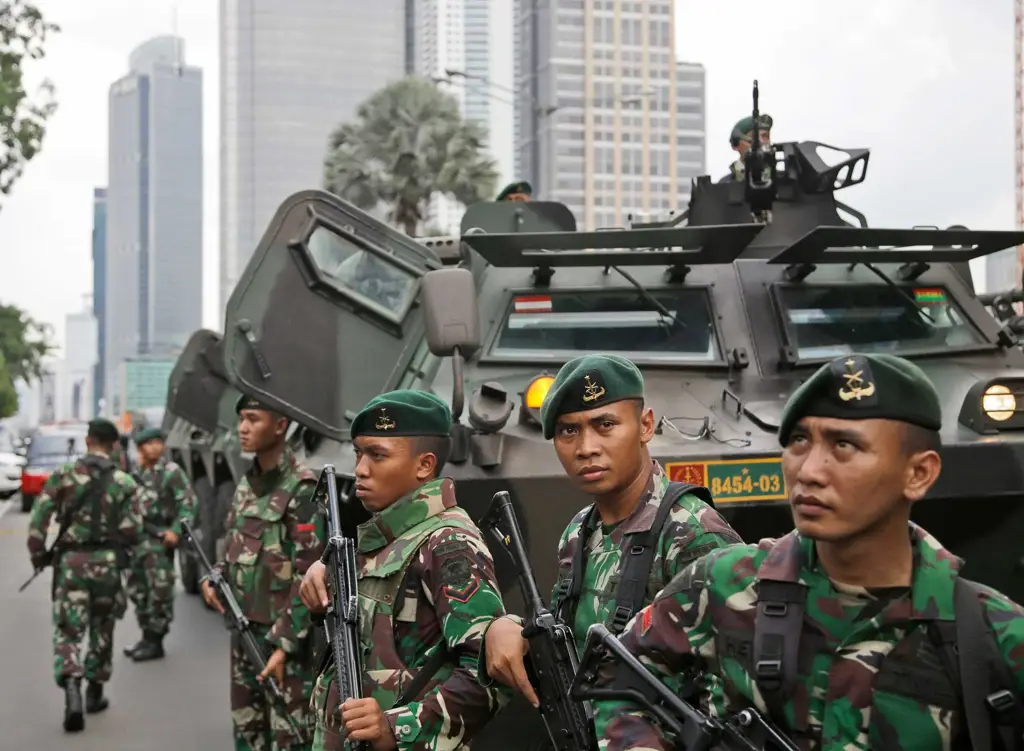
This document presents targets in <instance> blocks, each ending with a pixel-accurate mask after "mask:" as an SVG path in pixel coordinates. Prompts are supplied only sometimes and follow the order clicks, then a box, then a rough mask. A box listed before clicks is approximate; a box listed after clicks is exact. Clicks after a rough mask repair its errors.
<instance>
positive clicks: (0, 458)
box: [0, 451, 25, 499]
mask: <svg viewBox="0 0 1024 751" xmlns="http://www.w3.org/2000/svg"><path fill="white" fill-rule="evenodd" d="M24 466H25V457H23V456H20V455H18V454H15V453H14V452H12V451H0V499H7V498H10V497H11V496H12V495H14V494H15V493H17V492H18V490H20V489H21V468H22V467H24Z"/></svg>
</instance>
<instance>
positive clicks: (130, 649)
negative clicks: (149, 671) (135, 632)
mask: <svg viewBox="0 0 1024 751" xmlns="http://www.w3.org/2000/svg"><path fill="white" fill-rule="evenodd" d="M145 643H146V639H145V637H143V638H141V639H139V640H138V641H137V642H135V643H134V644H132V645H131V646H130V647H125V648H124V654H125V656H126V657H132V656H134V655H135V653H136V652H138V651H139V649H140V648H141V647H142V645H143V644H145Z"/></svg>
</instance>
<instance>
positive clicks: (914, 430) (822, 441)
mask: <svg viewBox="0 0 1024 751" xmlns="http://www.w3.org/2000/svg"><path fill="white" fill-rule="evenodd" d="M941 425H942V415H941V408H940V402H939V396H938V394H937V392H936V390H935V387H934V386H933V385H932V384H931V382H930V381H929V380H928V378H927V376H925V374H924V373H923V372H922V371H921V370H920V369H919V368H918V367H917V366H915V365H913V364H912V363H910V362H908V361H907V360H904V359H901V358H898V357H894V356H892V355H847V356H845V357H841V358H839V359H837V360H835V361H834V362H832V363H830V364H828V365H825V366H824V367H822V368H821V369H820V370H819V371H818V372H817V373H815V374H814V375H813V376H812V377H811V378H810V379H809V380H808V381H807V382H805V383H804V384H803V386H801V387H800V388H799V389H798V390H797V391H796V392H795V393H794V394H793V396H792V397H791V398H790V400H789V402H788V403H787V405H786V408H785V410H784V411H783V414H782V417H781V420H780V424H779V440H780V442H781V444H782V445H783V447H784V448H783V458H782V461H783V470H784V474H785V479H786V487H787V488H788V490H789V498H790V504H791V506H792V510H793V518H794V522H795V525H796V529H795V530H794V531H793V532H790V533H789V534H787V535H785V536H784V537H781V538H779V539H777V540H772V539H765V540H762V541H761V542H760V543H759V544H757V545H739V546H734V547H732V548H728V549H726V550H719V551H715V552H714V553H711V554H710V555H708V556H706V557H705V558H703V559H702V560H700V561H698V562H696V563H695V564H694V565H693V566H691V567H689V568H688V569H686V570H685V571H683V572H682V574H680V576H679V577H677V578H676V579H675V580H674V581H673V582H672V583H671V584H670V585H669V586H668V587H666V589H665V590H663V591H662V592H661V593H660V594H659V596H658V598H657V599H656V600H655V602H654V603H653V604H652V605H651V606H649V607H648V608H645V609H644V610H643V611H641V612H640V613H639V614H638V615H637V616H636V618H634V619H633V621H632V622H631V623H630V625H629V626H628V627H627V630H626V632H625V633H624V634H623V636H622V637H621V641H622V644H623V645H624V646H625V647H626V648H627V649H628V650H629V651H630V652H632V653H633V654H635V655H637V656H638V657H639V658H640V659H641V661H643V662H644V663H645V664H646V665H647V666H648V667H649V668H650V669H651V670H652V671H653V672H654V673H655V674H656V675H657V676H659V677H660V678H662V679H663V680H664V681H665V682H666V683H667V684H669V685H672V686H674V685H675V684H676V683H677V679H676V676H677V674H678V673H679V672H680V671H683V670H687V669H688V668H690V667H691V666H693V665H698V666H700V667H702V668H705V669H707V670H708V671H709V673H708V674H707V680H706V682H705V683H704V684H703V686H702V687H701V688H702V690H701V692H700V703H701V704H702V705H703V706H704V708H705V709H706V710H707V711H708V712H710V713H711V714H712V715H714V716H718V717H722V716H724V715H726V714H727V713H733V712H735V711H737V710H740V709H743V708H745V707H750V706H753V707H754V708H755V709H756V710H758V711H760V712H761V713H762V714H767V715H768V717H769V719H771V720H773V721H774V722H775V723H776V724H777V725H778V726H779V727H780V729H782V730H783V731H784V732H787V733H789V734H790V735H791V736H792V737H793V739H794V741H795V742H796V743H797V745H798V746H799V747H801V748H803V749H869V748H870V749H878V750H885V751H890V750H891V751H909V750H910V749H915V750H919V751H931V750H932V749H934V750H935V751H940V750H945V749H950V748H954V749H957V748H970V747H972V746H973V748H976V749H980V748H986V749H989V748H993V747H1000V746H997V745H994V744H993V743H992V742H991V739H988V740H980V739H977V738H975V737H974V735H975V727H974V726H973V725H974V722H973V721H972V713H973V712H974V710H975V709H977V710H979V711H980V712H982V715H981V716H980V717H981V718H982V719H984V718H985V717H988V715H986V714H985V695H986V694H987V693H989V692H990V691H992V690H993V688H996V687H997V685H996V682H993V683H992V684H991V687H990V686H989V683H988V681H987V680H986V681H983V682H982V683H984V685H983V686H982V690H981V691H980V692H975V691H972V690H968V689H970V688H972V686H973V685H976V684H975V683H974V681H973V680H972V681H968V680H967V677H968V674H969V672H970V670H971V668H970V666H971V665H972V664H974V665H977V664H984V663H985V662H986V658H990V659H989V665H991V666H992V669H993V672H992V675H993V676H995V675H997V674H998V673H999V672H1000V671H1001V672H1002V673H1003V677H1004V679H1005V680H1004V685H1003V686H1002V688H1003V689H1004V690H1005V691H1006V694H1005V695H1004V697H1003V699H1004V701H1006V702H1008V704H1007V706H1008V707H1010V705H1012V704H1014V703H1016V710H1015V711H1016V713H1017V719H1018V721H1019V717H1020V715H1019V712H1020V708H1021V703H1020V696H1021V693H1022V691H1024V610H1022V609H1021V607H1020V606H1019V605H1017V604H1015V603H1013V602H1011V601H1009V600H1008V599H1006V598H1005V597H1003V596H1002V595H1001V594H999V593H998V592H996V591H994V590H992V589H990V588H988V587H984V586H981V585H977V584H973V583H968V582H967V581H966V580H964V579H962V578H961V577H959V574H958V569H959V568H960V566H961V561H960V560H959V559H958V558H956V557H955V556H954V555H953V554H952V553H950V552H949V551H947V550H945V549H944V548H943V547H942V545H941V544H940V543H939V542H938V541H937V540H936V539H935V538H934V537H932V536H931V535H929V534H928V533H927V532H926V531H925V530H923V529H921V528H920V527H918V526H917V525H915V524H913V523H911V522H910V508H911V505H912V504H913V503H915V502H917V501H920V500H921V499H922V498H923V497H924V495H925V494H926V493H927V491H928V489H929V488H930V487H931V486H932V484H933V483H934V482H935V480H936V479H937V478H938V476H939V472H940V468H941V460H940V458H939V453H938V449H939V447H940V439H939V433H938V430H939V428H940V427H941ZM924 502H925V503H927V501H924ZM768 603H771V604H772V606H771V607H769V604H768ZM954 605H955V615H956V618H955V620H954ZM969 616H973V617H974V618H976V623H977V636H976V638H974V639H963V638H961V637H960V635H959V633H958V632H959V631H960V629H961V628H966V625H965V624H966V623H967V622H968V620H969ZM950 634H952V637H951V636H950ZM965 641H966V644H965ZM986 650H989V651H988V653H987V654H986ZM959 653H963V654H962V655H961V654H959ZM961 671H962V672H961ZM614 672H615V671H614V668H613V667H612V666H611V665H610V664H606V665H603V666H602V675H603V679H604V680H605V681H607V680H610V679H611V677H612V675H613V674H614ZM961 674H962V675H963V677H964V680H963V681H961V680H960V679H959V678H958V677H957V676H958V675H961ZM986 678H988V676H987V675H986ZM599 682H602V681H599ZM1005 684H1009V685H1005ZM979 693H980V695H978V694H979ZM994 695H995V694H993V696H994ZM965 707H969V709H966V710H965V709H964V708H965ZM595 709H596V712H597V714H598V715H602V716H604V717H605V718H606V719H608V718H612V717H616V719H614V720H612V721H611V722H610V724H609V725H608V726H607V731H606V733H605V740H604V741H603V746H602V748H604V749H607V751H620V750H621V749H667V748H671V747H672V746H671V745H670V743H669V742H668V741H666V739H665V738H663V736H662V733H661V731H660V730H659V729H658V728H657V727H656V726H655V725H654V724H652V722H651V721H650V720H649V719H647V718H646V717H645V716H644V715H642V714H625V711H627V710H626V708H625V707H623V706H622V705H620V704H617V703H605V702H600V703H598V704H597V705H596V708H595ZM1013 711H1014V710H1012V708H1011V714H1012V713H1013ZM965 714H966V720H967V722H971V724H972V727H971V729H970V735H971V738H970V743H967V742H966V741H967V740H968V739H967V737H966V735H967V733H966V725H967V722H965ZM974 717H976V718H977V717H978V715H977V714H974ZM993 720H994V718H993ZM1000 722H1001V721H1000ZM1021 730H1022V728H1021V726H1020V725H1019V724H1018V725H1017V730H1016V739H1017V740H1016V741H1013V740H1011V741H1010V742H1009V748H1010V749H1012V748H1014V747H1016V748H1020V746H1021V743H1020V740H1019V739H1020V737H1021ZM1000 732H1001V731H1000ZM1010 735H1012V733H1011V734H1010ZM1002 747H1003V748H1004V749H1006V746H1002ZM1007 751H1008V749H1007Z"/></svg>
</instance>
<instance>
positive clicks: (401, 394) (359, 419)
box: [352, 389, 452, 438]
mask: <svg viewBox="0 0 1024 751" xmlns="http://www.w3.org/2000/svg"><path fill="white" fill-rule="evenodd" d="M451 432H452V411H451V410H450V409H449V408H448V405H447V404H446V403H445V402H444V400H443V399H440V398H438V397H436V396H434V395H433V394H428V393H427V392H425V391H413V390H411V389H400V390H398V391H389V392H387V393H386V394H380V395H379V396H375V397H373V398H372V399H371V400H370V401H368V402H367V403H366V406H365V407H363V409H362V411H361V412H360V413H359V414H358V415H356V417H355V419H354V420H353V421H352V438H355V437H356V436H360V435H377V436H384V437H385V438H386V437H389V436H421V435H442V436H446V435H449V434H450V433H451Z"/></svg>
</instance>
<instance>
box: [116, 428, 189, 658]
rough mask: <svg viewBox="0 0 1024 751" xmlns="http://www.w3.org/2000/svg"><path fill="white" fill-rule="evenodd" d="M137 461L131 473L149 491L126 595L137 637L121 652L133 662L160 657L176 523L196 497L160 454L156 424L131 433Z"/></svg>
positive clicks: (169, 615) (169, 606)
mask: <svg viewBox="0 0 1024 751" xmlns="http://www.w3.org/2000/svg"><path fill="white" fill-rule="evenodd" d="M135 445H136V446H137V447H138V449H139V466H138V469H137V470H136V472H135V473H133V476H134V477H135V479H136V480H137V481H138V482H139V483H140V484H141V485H143V486H145V487H146V488H148V489H149V490H150V491H152V492H151V493H149V494H147V495H146V496H145V500H144V505H143V508H142V509H141V515H142V522H143V536H142V541H141V543H140V544H139V545H137V546H136V548H135V550H134V552H133V554H132V564H131V568H130V570H129V576H128V595H129V596H130V597H131V601H132V602H133V603H134V604H135V615H136V617H137V618H138V620H139V629H140V630H141V631H142V639H140V640H139V641H138V642H137V643H136V644H134V645H133V646H131V647H126V648H125V650H124V653H125V654H126V655H128V656H129V657H131V658H132V659H133V660H135V661H136V662H145V661H147V660H156V659H159V658H161V657H163V656H164V636H166V635H167V632H168V630H169V629H170V627H171V620H172V619H173V618H174V580H175V576H174V550H175V548H176V547H177V546H178V538H180V537H181V522H182V521H183V520H185V519H188V520H189V522H193V521H194V520H195V513H196V498H195V494H194V493H193V492H192V486H191V485H190V484H189V481H188V477H187V476H186V475H185V471H184V470H183V469H182V468H181V467H179V466H178V465H177V464H175V463H174V462H172V461H169V460H167V459H166V458H165V457H164V435H163V433H162V432H161V431H160V429H159V428H148V429H146V430H141V431H139V433H138V434H136V436H135Z"/></svg>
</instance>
